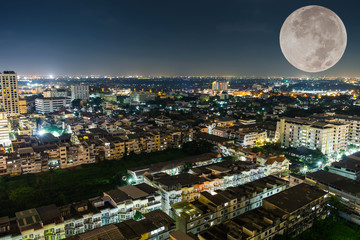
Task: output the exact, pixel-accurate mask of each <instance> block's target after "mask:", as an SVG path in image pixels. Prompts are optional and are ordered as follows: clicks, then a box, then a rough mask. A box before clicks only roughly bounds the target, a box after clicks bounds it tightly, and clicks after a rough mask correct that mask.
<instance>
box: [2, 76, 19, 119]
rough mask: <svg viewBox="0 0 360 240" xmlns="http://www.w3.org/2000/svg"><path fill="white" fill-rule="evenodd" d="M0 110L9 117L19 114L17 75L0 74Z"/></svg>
mask: <svg viewBox="0 0 360 240" xmlns="http://www.w3.org/2000/svg"><path fill="white" fill-rule="evenodd" d="M0 91H1V92H0V96H1V100H0V104H1V106H0V108H3V109H4V110H5V112H7V113H8V114H10V115H11V116H14V115H18V114H19V113H20V107H19V95H18V83H17V75H16V73H15V72H13V71H4V72H3V73H0Z"/></svg>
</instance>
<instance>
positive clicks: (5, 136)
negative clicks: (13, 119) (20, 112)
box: [0, 112, 11, 146]
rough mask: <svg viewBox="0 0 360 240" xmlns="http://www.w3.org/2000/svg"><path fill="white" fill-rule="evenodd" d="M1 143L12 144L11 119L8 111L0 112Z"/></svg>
mask: <svg viewBox="0 0 360 240" xmlns="http://www.w3.org/2000/svg"><path fill="white" fill-rule="evenodd" d="M0 144H2V145H3V146H10V144H11V141H10V137H9V121H8V118H7V113H6V112H0Z"/></svg>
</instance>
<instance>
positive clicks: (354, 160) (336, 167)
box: [328, 152, 360, 180]
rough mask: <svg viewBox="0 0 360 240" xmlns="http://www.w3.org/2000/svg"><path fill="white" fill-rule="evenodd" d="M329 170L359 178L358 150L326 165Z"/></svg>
mask: <svg viewBox="0 0 360 240" xmlns="http://www.w3.org/2000/svg"><path fill="white" fill-rule="evenodd" d="M328 168H329V172H331V173H335V174H338V175H341V176H344V177H347V178H350V179H353V180H359V179H360V152H357V153H354V154H352V155H349V156H346V157H343V158H342V159H341V160H340V161H338V162H333V163H331V165H330V166H328Z"/></svg>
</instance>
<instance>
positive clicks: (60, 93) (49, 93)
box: [43, 88, 68, 98]
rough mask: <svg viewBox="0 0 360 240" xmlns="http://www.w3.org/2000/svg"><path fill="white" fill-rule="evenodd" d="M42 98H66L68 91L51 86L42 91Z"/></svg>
mask: <svg viewBox="0 0 360 240" xmlns="http://www.w3.org/2000/svg"><path fill="white" fill-rule="evenodd" d="M43 96H44V98H54V97H63V98H66V97H67V96H68V93H67V91H66V90H65V89H57V88H51V89H48V90H45V91H44V92H43Z"/></svg>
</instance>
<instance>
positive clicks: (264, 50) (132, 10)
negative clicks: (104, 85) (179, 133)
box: [0, 0, 360, 77]
mask: <svg viewBox="0 0 360 240" xmlns="http://www.w3.org/2000/svg"><path fill="white" fill-rule="evenodd" d="M37 2H38V3H41V7H38V6H39V5H38V4H34V3H29V2H26V1H12V2H7V3H4V9H16V18H14V17H13V12H12V11H5V12H4V17H3V19H2V21H1V23H0V26H1V28H2V31H3V34H2V35H3V38H2V39H1V41H0V50H1V52H2V54H3V56H4V57H3V58H2V60H1V61H0V64H1V65H2V66H3V67H2V68H3V69H9V70H14V71H16V72H18V73H19V75H31V74H41V75H53V76H58V75H91V74H99V75H142V76H149V75H152V76H159V75H162V76H179V75H182V76H185V75H193V76H194V75H195V76H211V75H213V76H214V75H215V76H223V75H225V76H243V75H247V76H268V75H270V76H295V77H304V76H305V77H306V76H308V77H318V76H348V77H357V76H359V75H360V72H359V70H357V67H356V62H357V61H358V60H359V59H358V58H359V57H358V56H360V54H359V53H360V48H359V46H357V45H356V42H358V40H359V38H360V36H359V34H358V33H357V32H356V30H357V26H356V23H357V22H358V20H359V19H358V17H357V14H356V9H357V7H358V5H359V4H358V3H354V2H350V1H345V2H338V1H291V3H289V2H286V1H263V0H257V1H237V2H236V1H231V2H227V3H226V4H221V5H220V4H218V3H217V2H215V1H210V2H209V1H207V2H206V3H205V2H197V3H190V2H181V3H167V2H164V1H159V2H158V3H156V4H155V3H149V2H146V1H140V2H136V3H135V2H131V1H126V2H121V3H118V2H116V1H105V2H103V1H102V2H99V1H76V2H70V1H65V2H64V1H63V2H61V3H48V2H43V1H37ZM305 5H322V6H324V7H327V8H329V9H331V10H333V11H334V12H335V13H337V14H338V15H339V17H341V19H342V20H343V22H344V24H345V26H346V29H347V33H348V36H349V38H348V45H347V49H346V51H345V54H344V56H343V58H342V59H341V60H340V61H339V63H338V64H337V65H336V66H334V67H333V68H332V69H330V70H327V71H324V72H320V73H318V74H308V73H305V72H302V71H299V70H297V69H295V68H294V67H292V66H291V65H290V64H289V63H287V61H286V59H285V58H284V57H283V56H282V53H281V50H280V46H279V31H280V28H281V25H282V23H283V21H284V20H285V18H286V17H287V16H288V15H289V14H290V13H291V12H292V11H294V10H296V9H297V8H299V7H302V6H305ZM279 6H281V7H279Z"/></svg>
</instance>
